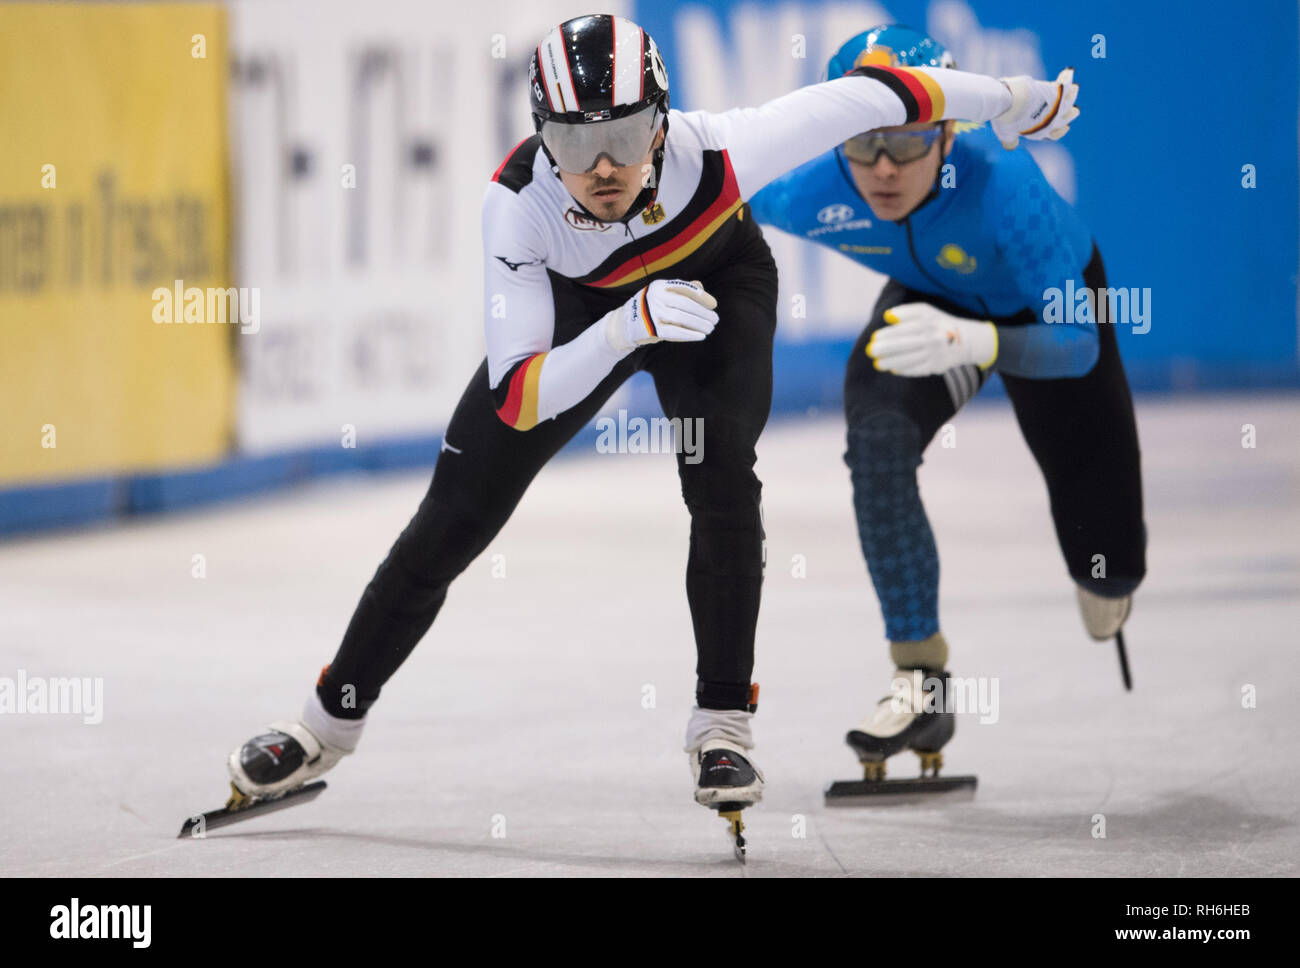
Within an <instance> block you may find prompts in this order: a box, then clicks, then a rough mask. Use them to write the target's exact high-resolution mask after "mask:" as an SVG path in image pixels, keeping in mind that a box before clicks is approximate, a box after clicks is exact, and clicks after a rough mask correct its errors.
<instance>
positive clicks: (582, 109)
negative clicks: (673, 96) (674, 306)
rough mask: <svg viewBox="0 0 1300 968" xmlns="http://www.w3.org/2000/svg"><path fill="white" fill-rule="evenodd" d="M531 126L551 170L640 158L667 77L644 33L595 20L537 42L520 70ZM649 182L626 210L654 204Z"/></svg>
mask: <svg viewBox="0 0 1300 968" xmlns="http://www.w3.org/2000/svg"><path fill="white" fill-rule="evenodd" d="M528 86H529V89H530V96H531V101H532V113H533V124H534V125H535V126H536V128H537V132H538V134H540V135H541V137H542V149H543V150H544V151H545V152H546V156H547V158H548V159H549V160H550V162H551V165H552V166H553V167H555V168H557V169H558V168H563V169H564V170H565V171H571V172H576V173H579V174H581V173H584V172H587V171H590V170H591V169H592V168H593V167H595V165H596V163H597V161H599V159H600V158H601V157H602V156H605V157H608V158H609V159H610V160H611V161H612V162H613V163H614V164H615V165H630V164H635V163H636V162H639V161H640V160H641V159H642V158H644V157H645V154H646V152H647V151H649V150H650V146H651V144H653V142H654V137H655V134H656V133H658V131H659V130H660V129H661V128H662V129H663V130H665V131H666V130H667V120H668V72H667V71H666V70H665V69H664V62H663V58H662V57H660V56H659V48H658V47H656V46H655V42H654V41H653V40H652V39H651V38H650V35H649V34H647V33H646V32H645V31H644V30H642V29H641V28H640V27H638V26H637V25H636V24H634V23H632V21H630V20H624V19H623V18H622V17H614V16H611V15H609V14H595V15H591V16H586V17H575V18H574V19H572V20H566V21H565V22H564V23H562V24H560V25H559V26H558V27H556V28H555V29H553V30H552V31H551V32H550V33H548V34H547V35H546V37H545V38H543V40H542V42H541V43H540V44H538V45H537V49H536V50H534V51H533V59H532V63H531V64H530V65H529V68H528ZM662 162H663V150H662V149H659V150H657V151H656V152H655V156H654V165H655V178H654V182H653V183H652V185H651V187H650V188H648V189H647V190H646V191H645V192H643V193H642V195H643V196H645V198H638V200H637V202H636V203H635V204H634V205H633V206H632V208H631V209H630V210H629V214H632V213H634V212H637V211H640V210H641V208H644V207H645V206H646V205H648V204H650V202H651V201H652V200H653V198H654V193H655V188H654V186H655V185H657V184H658V180H659V174H660V169H661V166H662Z"/></svg>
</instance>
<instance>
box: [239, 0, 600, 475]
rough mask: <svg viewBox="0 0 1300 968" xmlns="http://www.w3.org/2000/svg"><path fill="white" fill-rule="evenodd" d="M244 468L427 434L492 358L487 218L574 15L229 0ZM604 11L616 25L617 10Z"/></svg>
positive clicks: (517, 3) (530, 1)
mask: <svg viewBox="0 0 1300 968" xmlns="http://www.w3.org/2000/svg"><path fill="white" fill-rule="evenodd" d="M230 9H231V17H230V29H231V45H232V48H233V56H234V65H233V69H232V72H231V85H232V92H231V93H232V96H231V117H230V126H231V135H232V142H233V148H232V150H233V153H234V165H233V184H232V195H233V203H234V204H233V212H234V240H233V242H234V252H235V268H236V274H237V280H238V285H239V286H241V287H244V288H247V289H251V290H254V291H255V293H256V296H257V298H258V300H259V302H258V306H259V310H260V311H259V319H258V321H257V326H256V327H244V328H243V329H244V331H242V332H241V333H239V335H238V336H237V337H234V338H236V339H237V340H238V348H239V363H240V388H239V414H238V431H237V432H238V442H239V446H240V449H241V450H243V451H244V452H245V453H266V452H271V451H278V450H285V449H290V448H294V447H301V446H310V445H320V444H329V443H338V442H339V441H340V440H342V439H344V438H345V437H346V436H347V435H348V434H349V433H351V434H352V435H353V436H354V438H355V441H356V445H357V446H365V444H367V443H369V442H373V441H376V440H381V439H384V438H393V437H403V436H410V435H416V434H432V433H436V432H438V431H439V430H440V429H441V428H442V427H444V426H445V424H446V421H447V419H448V418H449V417H450V415H451V411H452V409H453V407H454V406H455V403H456V400H457V399H458V398H459V396H460V394H461V392H462V391H463V390H464V388H465V385H466V383H467V382H468V381H469V378H470V377H471V375H472V374H473V372H474V370H475V368H476V367H477V366H478V364H479V362H480V361H481V359H482V357H483V320H482V312H483V309H482V264H481V259H482V252H481V238H480V236H481V232H480V203H481V200H482V196H483V190H484V188H485V186H486V184H487V182H488V180H489V179H490V178H491V176H492V173H493V171H495V170H496V167H497V166H498V165H499V164H500V162H501V160H502V159H503V158H504V156H505V154H506V152H507V151H509V149H510V148H511V147H513V146H514V145H515V144H516V143H517V142H519V141H520V140H521V139H523V138H525V137H527V136H528V135H530V134H531V133H532V123H531V121H530V119H529V115H528V101H527V89H526V86H525V85H526V77H527V68H528V58H529V56H530V53H531V50H532V48H533V46H534V45H535V44H536V43H537V41H538V40H539V39H540V38H541V37H542V36H543V34H545V32H546V31H547V30H548V29H549V28H550V27H552V26H554V25H555V24H556V23H559V22H560V21H562V20H564V19H565V18H566V17H570V16H574V15H575V13H574V8H573V6H572V4H570V3H557V2H551V0H541V2H538V0H494V2H493V3H492V4H477V5H476V4H463V3H450V2H448V0H434V2H414V0H409V2H408V0H379V2H369V3H366V4H364V5H358V4H356V3H355V2H353V0H279V2H276V0H235V2H233V3H232V4H231V8H230ZM602 12H611V13H623V12H624V10H623V9H622V6H621V5H614V8H613V9H611V8H610V5H608V4H607V5H606V6H605V7H604V8H602Z"/></svg>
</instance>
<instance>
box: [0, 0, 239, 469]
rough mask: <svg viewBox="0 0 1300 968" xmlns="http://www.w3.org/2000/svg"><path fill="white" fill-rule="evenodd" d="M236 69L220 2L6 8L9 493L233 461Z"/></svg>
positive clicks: (2, 393)
mask: <svg viewBox="0 0 1300 968" xmlns="http://www.w3.org/2000/svg"><path fill="white" fill-rule="evenodd" d="M227 57H228V54H227V44H226V21H225V15H224V11H223V10H222V9H221V8H220V7H218V6H216V5H213V4H199V3H193V4H192V3H175V4H154V3H141V4H99V3H95V4H84V5H83V4H63V3H58V4H36V3H30V4H0V487H3V486H5V485H10V484H15V483H20V482H21V483H35V482H38V481H46V480H58V479H66V478H72V477H83V476H87V475H98V474H103V473H106V472H117V471H129V470H147V469H156V468H163V467H175V466H180V465H185V464H193V463H200V462H203V461H207V460H211V459H213V458H217V457H219V456H221V455H222V454H223V453H225V451H226V449H227V447H228V444H229V440H230V432H231V423H232V419H233V410H234V401H233V392H234V373H233V370H234V367H233V356H234V352H233V349H234V341H235V339H236V338H237V337H238V332H237V330H238V328H239V327H238V326H237V325H232V324H230V323H223V322H220V321H217V320H214V319H212V318H209V316H211V315H214V314H211V313H208V312H207V311H206V310H207V308H208V307H209V306H210V305H211V304H213V302H214V300H212V299H210V298H206V297H207V296H208V295H210V293H211V291H213V290H217V289H219V288H223V287H226V286H228V285H230V283H229V282H228V279H229V276H230V265H229V243H228V236H229V229H228V224H229V223H228V219H229V204H228V185H227V179H228V171H227V160H226V159H227V138H226V76H227ZM163 292H166V293H167V295H166V297H164V296H163V295H162V293H163ZM178 292H179V293H181V294H182V296H183V302H184V303H186V304H189V305H195V304H196V302H198V301H201V302H202V303H203V305H204V307H205V309H204V311H203V312H190V313H189V314H188V318H189V321H188V322H187V321H186V319H187V313H186V312H185V305H174V303H175V302H176V299H175V295H176V294H177V293H178ZM216 302H217V303H219V304H223V305H218V306H217V307H216V308H218V309H223V308H224V304H225V303H229V304H230V305H231V306H235V304H237V302H238V300H237V299H233V298H232V299H223V298H221V297H220V296H218V298H217V300H216ZM236 308H237V307H236ZM215 315H216V316H218V317H226V318H228V315H229V314H228V313H227V312H218V313H216V314H215ZM196 317H197V318H196ZM173 319H174V321H172V320H173Z"/></svg>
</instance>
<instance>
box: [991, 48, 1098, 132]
mask: <svg viewBox="0 0 1300 968" xmlns="http://www.w3.org/2000/svg"><path fill="white" fill-rule="evenodd" d="M1001 81H1002V83H1003V84H1005V85H1006V86H1007V90H1009V91H1010V92H1011V107H1009V108H1007V110H1006V111H1004V112H1003V113H1002V114H999V115H998V116H997V117H996V118H994V119H993V133H994V134H996V135H997V136H998V140H999V141H1001V142H1002V147H1003V148H1014V147H1015V146H1016V144H1017V142H1018V141H1019V140H1020V138H1028V139H1029V140H1030V141H1042V140H1043V139H1044V138H1051V139H1052V140H1053V141H1056V140H1058V139H1060V138H1062V137H1064V135H1065V132H1067V131H1069V130H1070V122H1071V121H1073V120H1074V119H1075V118H1077V117H1078V116H1079V109H1078V108H1076V107H1075V106H1074V102H1075V100H1076V99H1077V98H1078V96H1079V85H1078V84H1075V83H1074V68H1073V67H1067V68H1066V69H1065V70H1063V71H1061V73H1060V74H1058V75H1057V78H1056V80H1055V81H1036V80H1034V79H1033V78H1032V77H1003V78H1001Z"/></svg>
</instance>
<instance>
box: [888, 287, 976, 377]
mask: <svg viewBox="0 0 1300 968" xmlns="http://www.w3.org/2000/svg"><path fill="white" fill-rule="evenodd" d="M885 322H886V323H889V325H888V326H883V327H881V328H880V329H878V330H876V331H875V332H874V333H872V334H871V339H870V340H869V341H868V342H867V355H868V356H869V357H871V358H872V359H873V360H874V361H875V363H874V365H875V368H876V369H877V370H887V371H889V372H890V373H896V374H898V375H899V376H930V375H932V374H935V373H945V372H947V371H948V370H951V369H952V368H953V367H954V366H964V365H968V364H974V365H975V366H978V367H980V368H981V369H988V368H989V367H990V366H992V365H993V361H994V360H996V359H997V356H998V331H997V327H996V326H994V325H993V324H992V323H986V322H981V321H979V320H975V319H958V318H957V317H956V316H951V315H949V314H948V313H945V312H944V311H943V310H942V309H936V308H935V307H933V306H931V305H930V304H929V303H907V304H906V305H904V306H895V307H894V308H893V309H887V310H886V311H885Z"/></svg>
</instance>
